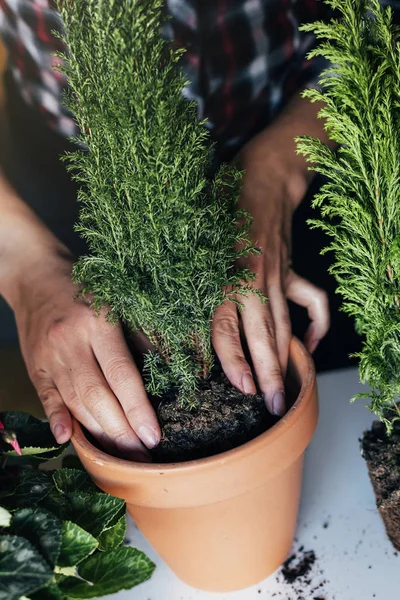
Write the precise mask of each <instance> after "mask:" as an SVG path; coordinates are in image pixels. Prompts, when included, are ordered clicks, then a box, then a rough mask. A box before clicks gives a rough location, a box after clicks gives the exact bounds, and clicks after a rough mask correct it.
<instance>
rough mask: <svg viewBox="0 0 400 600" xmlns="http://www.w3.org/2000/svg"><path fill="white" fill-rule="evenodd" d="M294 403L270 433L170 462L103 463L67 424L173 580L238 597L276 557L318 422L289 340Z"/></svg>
mask: <svg viewBox="0 0 400 600" xmlns="http://www.w3.org/2000/svg"><path fill="white" fill-rule="evenodd" d="M288 388H289V389H291V388H293V389H294V392H293V394H294V397H293V400H294V402H293V405H292V407H291V408H290V410H289V411H288V412H287V414H286V415H285V416H284V417H283V418H282V419H281V420H280V421H279V422H278V423H277V424H276V425H274V426H273V427H272V428H271V429H269V430H268V431H266V432H265V433H263V434H261V435H260V436H259V437H257V438H255V439H253V440H252V441H250V442H248V443H246V444H243V445H242V446H240V447H238V448H235V449H233V450H229V451H227V452H224V453H222V454H219V455H216V456H212V457H209V458H204V459H201V460H194V461H189V462H184V463H177V464H139V463H134V462H129V461H126V460H121V459H118V458H114V457H113V456H109V455H107V454H105V453H104V452H101V451H100V450H98V449H97V448H95V447H94V446H93V445H92V444H90V443H89V441H88V440H87V439H86V437H85V435H84V434H83V432H82V429H81V427H80V425H79V424H78V423H77V422H75V423H74V433H73V440H72V441H73V444H74V446H75V449H76V451H77V453H78V455H79V458H80V459H81V461H82V463H83V464H84V466H85V468H86V469H87V470H88V472H89V473H90V475H91V476H92V478H93V479H94V481H95V482H96V484H97V485H98V486H99V487H100V488H102V489H103V490H104V491H106V492H109V493H110V494H114V495H115V496H119V497H120V498H124V500H126V502H127V509H128V512H129V513H130V515H131V516H132V518H133V519H134V520H135V522H136V524H137V525H138V527H139V528H140V530H141V531H142V532H143V534H144V535H145V536H146V538H147V539H148V540H149V542H150V543H151V544H152V545H153V546H154V548H155V549H156V551H157V552H158V554H159V555H160V556H161V557H162V558H163V559H164V560H165V562H166V563H167V564H168V565H169V566H170V567H171V569H172V570H173V571H174V573H175V574H176V575H177V576H178V577H179V578H180V579H182V580H183V581H185V582H186V583H188V584H190V585H192V586H194V587H195V588H198V589H202V590H209V591H232V590H239V589H242V588H245V587H248V586H250V585H253V584H256V583H258V582H260V581H262V580H263V579H265V578H266V577H267V576H268V575H270V574H271V573H272V572H273V571H275V569H277V568H278V567H279V566H280V565H281V564H282V562H283V561H284V560H285V558H286V556H287V554H288V552H289V550H290V546H291V544H292V540H293V536H294V531H295V527H296V518H297V512H298V505H299V499H300V489H301V479H302V465H303V454H304V450H305V449H306V447H307V445H308V443H309V442H310V440H311V438H312V435H313V433H314V430H315V427H316V425H317V419H318V400H317V389H316V381H315V370H314V366H313V362H312V359H311V357H310V356H309V354H308V353H307V352H306V350H305V349H304V347H303V346H302V345H301V343H300V342H299V341H298V340H296V339H293V340H292V343H291V347H290V366H289V378H288Z"/></svg>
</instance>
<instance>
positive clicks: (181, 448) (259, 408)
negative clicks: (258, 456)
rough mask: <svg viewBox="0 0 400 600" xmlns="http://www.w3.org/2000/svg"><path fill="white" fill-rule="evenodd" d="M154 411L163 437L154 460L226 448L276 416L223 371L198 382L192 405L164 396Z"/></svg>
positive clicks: (255, 432)
mask: <svg viewBox="0 0 400 600" xmlns="http://www.w3.org/2000/svg"><path fill="white" fill-rule="evenodd" d="M157 412H158V418H159V420H160V424H161V428H162V433H163V438H162V440H161V442H160V444H159V445H158V446H157V448H155V450H153V452H152V456H153V460H154V461H156V462H180V461H183V460H193V459H196V458H203V457H205V456H212V455H213V454H218V453H220V452H224V451H225V450H230V449H231V448H234V447H236V446H240V445H241V444H243V443H244V442H248V441H250V440H251V439H253V438H255V437H256V436H257V435H259V434H260V433H262V432H263V431H265V430H266V429H268V428H269V427H271V426H272V425H273V424H274V423H276V421H277V420H278V419H277V417H274V416H272V415H271V414H269V413H268V411H267V410H266V407H265V402H264V399H263V397H262V396H261V394H257V395H250V396H244V395H243V394H242V393H241V392H240V391H239V390H237V389H236V388H234V387H233V386H232V385H231V383H230V382H229V381H228V379H227V378H226V377H225V376H224V375H223V374H218V375H217V376H215V375H214V376H213V378H212V379H210V380H208V381H206V382H204V383H203V384H202V385H201V387H200V390H199V394H198V403H197V404H196V406H195V407H193V408H192V409H188V408H187V407H184V408H183V407H181V406H180V405H179V403H178V402H176V399H175V398H170V399H169V398H165V399H163V400H162V402H161V403H160V405H159V406H158V410H157Z"/></svg>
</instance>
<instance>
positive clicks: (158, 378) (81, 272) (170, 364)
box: [60, 0, 261, 406]
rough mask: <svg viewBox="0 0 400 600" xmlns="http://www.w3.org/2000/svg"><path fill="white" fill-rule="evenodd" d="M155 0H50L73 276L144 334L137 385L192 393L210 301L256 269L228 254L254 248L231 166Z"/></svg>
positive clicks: (208, 353) (201, 369)
mask: <svg viewBox="0 0 400 600" xmlns="http://www.w3.org/2000/svg"><path fill="white" fill-rule="evenodd" d="M163 4H164V3H163V0H147V1H146V2H144V1H143V0H125V1H124V2H120V1H119V0H87V1H86V2H72V1H71V2H69V1H64V2H60V12H61V15H62V19H63V22H64V26H65V34H64V36H63V40H64V41H65V42H66V46H67V47H68V53H64V54H61V55H60V56H61V58H62V61H63V63H64V65H63V67H61V70H62V71H63V72H64V73H65V75H66V77H67V80H68V83H69V91H68V93H67V94H66V99H65V102H66V105H67V106H68V108H69V109H70V110H71V112H72V113H73V115H74V117H75V119H76V122H77V124H78V126H79V130H80V132H81V133H80V135H79V138H78V139H77V140H76V141H78V143H79V144H80V148H78V149H77V151H76V152H72V153H70V154H68V155H67V157H66V160H67V163H68V165H69V169H70V170H71V171H72V173H73V176H74V178H75V179H76V181H77V182H78V183H79V184H80V192H79V201H80V203H81V212H80V221H79V224H78V226H77V230H78V231H79V233H80V234H81V235H82V236H83V237H84V239H85V240H86V241H87V243H88V246H89V254H88V255H87V256H84V257H82V258H80V259H79V260H78V262H77V264H76V266H75V270H74V276H75V280H76V281H77V282H78V283H80V284H81V285H82V293H83V294H89V297H90V298H91V299H92V301H93V305H94V308H95V309H100V308H102V307H104V306H107V307H108V309H109V316H110V319H115V320H116V319H120V320H121V321H123V322H124V323H126V324H127V326H128V328H129V330H130V331H137V330H140V331H142V332H144V334H145V335H146V336H147V337H148V338H149V340H150V341H151V342H152V344H153V347H154V351H152V352H149V353H148V354H147V355H146V357H145V365H144V376H145V380H146V385H147V389H148V391H149V392H150V393H151V394H152V395H158V396H159V395H162V394H164V393H170V392H171V391H172V392H173V393H174V394H175V395H176V397H177V398H179V401H180V402H181V403H182V404H183V405H186V406H191V405H192V404H193V403H195V399H196V391H197V388H198V385H199V381H201V380H202V379H206V378H207V377H208V375H209V373H210V370H211V368H212V366H213V362H214V356H213V351H212V344H211V320H212V317H213V314H214V312H215V310H216V308H217V307H218V306H219V305H221V304H222V303H223V302H224V301H225V300H231V301H233V302H236V303H237V304H238V305H239V306H240V301H238V300H237V298H238V296H239V297H240V296H245V295H247V294H249V293H253V290H252V288H251V287H250V286H249V282H250V280H252V279H253V274H252V273H250V272H249V271H248V270H246V269H242V270H238V269H236V268H235V264H237V261H238V259H240V258H243V257H244V256H246V255H248V254H249V253H256V252H257V250H256V249H255V248H253V247H252V245H251V243H250V241H249V238H248V232H249V224H250V220H249V216H248V215H247V214H245V213H243V212H241V211H239V210H238V209H237V198H238V194H239V188H240V181H241V173H240V172H239V171H238V170H237V169H236V168H235V167H234V166H230V165H226V164H223V165H221V166H220V167H218V168H214V166H213V148H212V144H211V143H210V139H209V133H208V130H207V128H206V127H205V124H204V123H203V122H199V120H198V118H197V113H196V106H195V105H194V103H193V102H188V101H187V100H186V99H185V98H184V97H183V95H182V90H183V88H184V87H185V85H186V84H187V81H186V80H185V78H184V76H183V74H182V72H181V68H180V66H179V59H180V58H181V56H182V50H181V49H178V48H176V47H175V46H174V45H173V44H172V43H171V42H170V41H168V40H166V39H164V38H163V36H162V35H161V30H162V26H163V22H164V12H163ZM84 148H86V150H85V149H84ZM255 293H257V292H255ZM259 295H260V294H259ZM260 298H261V295H260Z"/></svg>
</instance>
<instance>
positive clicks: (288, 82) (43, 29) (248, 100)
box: [0, 0, 328, 157]
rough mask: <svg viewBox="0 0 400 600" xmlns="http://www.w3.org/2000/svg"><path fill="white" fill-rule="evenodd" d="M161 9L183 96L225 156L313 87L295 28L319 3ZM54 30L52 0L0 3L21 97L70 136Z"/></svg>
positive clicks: (315, 14)
mask: <svg viewBox="0 0 400 600" xmlns="http://www.w3.org/2000/svg"><path fill="white" fill-rule="evenodd" d="M167 8H168V11H169V13H170V16H171V19H170V20H169V21H168V26H167V28H166V29H168V31H166V34H167V35H169V36H170V37H173V38H174V39H175V41H176V43H177V44H178V45H179V46H182V47H185V48H186V49H187V52H186V53H185V54H184V56H183V59H182V67H183V69H184V71H185V74H186V75H187V78H188V80H189V81H190V82H191V83H190V84H189V85H188V86H187V88H186V89H185V91H184V94H185V95H186V96H187V97H188V98H190V99H192V100H195V101H197V103H198V107H199V118H201V119H204V118H205V119H207V123H208V126H209V128H210V130H211V134H212V137H213V139H214V140H215V141H216V142H217V143H218V144H217V145H218V148H219V149H220V151H221V153H222V154H223V155H225V157H229V156H231V155H232V154H233V153H234V152H235V151H237V150H238V148H240V146H241V145H242V144H243V143H245V142H246V141H247V140H248V139H250V138H251V137H252V136H253V135H254V134H255V133H257V131H259V130H260V129H262V128H264V127H266V126H267V125H268V123H270V122H271V120H272V119H274V117H275V116H276V115H277V114H278V113H279V111H280V110H281V109H282V107H283V106H284V105H285V104H286V103H287V102H288V100H289V99H290V97H291V96H292V95H293V94H294V93H295V92H296V91H297V90H299V89H301V88H303V87H306V86H310V85H314V84H315V82H316V79H317V76H318V73H319V72H320V70H321V68H322V64H321V62H318V61H315V60H314V61H307V60H306V54H307V52H308V51H309V50H310V49H311V48H312V47H313V45H314V43H315V40H314V37H313V35H311V34H306V33H300V32H299V25H300V24H301V23H305V22H310V21H315V20H316V19H325V18H327V16H328V14H327V12H328V9H327V7H326V5H325V4H323V3H322V2H321V1H319V0H202V1H198V0H167ZM53 30H56V31H61V30H62V23H61V19H60V17H59V15H58V14H57V12H56V10H55V6H54V2H53V0H0V32H1V33H2V36H3V39H4V42H5V44H6V46H7V49H8V54H9V69H10V71H11V73H12V75H13V77H14V79H15V82H16V84H17V86H18V88H19V89H20V92H21V95H22V97H23V98H24V100H25V101H26V103H27V104H29V105H31V106H33V107H34V108H35V109H37V110H39V111H40V112H41V113H43V114H44V116H45V118H46V121H47V122H48V124H49V125H50V127H52V128H53V129H55V130H56V131H58V132H59V133H60V134H61V135H63V136H69V135H72V134H75V133H76V126H75V123H74V121H73V119H72V117H71V115H70V114H69V113H68V111H67V110H66V109H65V108H64V107H63V106H62V104H61V102H60V98H61V92H62V90H63V89H64V88H65V85H66V82H65V80H64V77H63V76H62V75H61V74H60V72H59V71H57V70H55V69H54V67H55V66H57V64H58V62H59V59H58V58H55V57H54V56H53V54H52V53H53V52H54V51H59V50H62V49H63V48H62V43H61V42H60V41H59V40H58V39H57V38H55V37H54V36H53V35H52V31H53Z"/></svg>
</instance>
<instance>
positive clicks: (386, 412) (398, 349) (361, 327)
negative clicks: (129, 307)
mask: <svg viewBox="0 0 400 600" xmlns="http://www.w3.org/2000/svg"><path fill="white" fill-rule="evenodd" d="M326 2H327V4H329V5H330V6H331V7H332V8H333V9H335V10H336V11H338V12H339V14H340V20H337V19H332V20H331V21H330V22H329V23H322V22H317V23H314V24H311V25H306V26H304V27H302V29H303V30H304V31H313V32H314V33H315V35H316V37H317V38H318V39H320V40H323V41H322V42H321V43H320V44H319V46H318V47H317V48H316V49H315V50H313V52H312V53H311V55H310V56H323V57H325V58H327V59H328V60H329V61H330V63H331V66H330V67H329V68H328V69H326V70H325V71H324V73H322V75H321V77H320V85H321V89H319V90H307V91H306V92H305V94H304V95H305V96H307V97H308V98H310V100H311V101H312V102H315V101H323V102H324V107H323V108H322V109H321V110H320V113H319V116H320V117H321V118H324V119H325V120H326V125H325V127H326V130H327V132H328V134H329V137H330V138H331V140H333V141H335V142H337V143H338V144H339V145H340V148H339V150H338V151H337V152H336V153H333V152H331V151H330V150H329V149H328V148H327V147H325V146H324V145H323V144H322V143H321V142H320V141H319V140H316V139H311V138H299V139H298V140H297V142H298V152H299V153H301V154H303V155H304V156H306V157H307V160H308V161H309V162H310V163H311V165H312V166H311V168H312V169H314V170H315V171H317V172H319V173H321V174H323V175H324V176H325V177H326V178H327V182H326V183H325V184H324V185H323V186H322V188H321V190H320V192H319V193H318V194H317V195H316V197H315V200H314V206H316V207H319V208H320V210H321V216H322V219H321V220H314V221H313V222H312V226H313V227H315V226H318V227H321V228H322V229H323V230H324V231H325V232H326V233H327V234H328V236H330V238H331V243H330V245H329V246H328V249H329V250H331V251H333V253H334V256H335V262H334V264H333V266H332V268H331V272H332V273H333V275H334V276H335V277H336V280H337V282H338V288H337V290H338V292H339V293H340V294H341V295H342V297H343V308H344V310H345V311H346V312H347V313H348V314H350V315H351V316H353V317H354V318H355V322H356V328H357V330H358V332H359V333H360V334H362V335H363V336H364V342H363V347H362V351H361V352H360V354H358V355H357V358H358V359H359V367H360V375H361V379H362V381H364V382H368V384H369V386H370V388H371V392H370V394H369V398H370V400H371V402H370V406H369V407H370V409H371V410H372V411H374V412H375V413H376V414H377V415H378V416H379V417H380V418H381V419H382V420H383V421H384V422H385V423H386V425H387V427H388V429H390V428H391V426H392V423H391V421H390V419H389V416H394V417H395V419H400V413H399V409H398V404H397V403H396V398H397V397H398V395H399V392H400V312H399V307H400V303H399V297H400V296H399V294H400V202H399V200H400V112H399V109H400V104H399V98H400V45H399V30H398V29H397V27H395V26H394V25H393V24H392V13H391V9H390V8H386V9H382V8H381V6H380V4H379V1H378V0H326ZM362 396H363V397H365V395H362Z"/></svg>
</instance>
